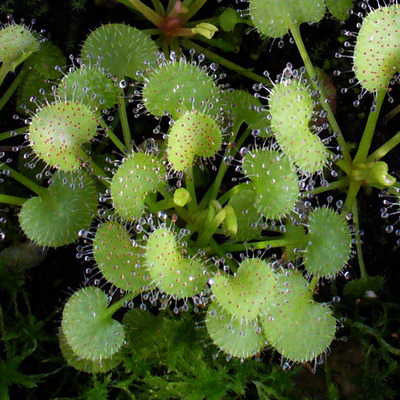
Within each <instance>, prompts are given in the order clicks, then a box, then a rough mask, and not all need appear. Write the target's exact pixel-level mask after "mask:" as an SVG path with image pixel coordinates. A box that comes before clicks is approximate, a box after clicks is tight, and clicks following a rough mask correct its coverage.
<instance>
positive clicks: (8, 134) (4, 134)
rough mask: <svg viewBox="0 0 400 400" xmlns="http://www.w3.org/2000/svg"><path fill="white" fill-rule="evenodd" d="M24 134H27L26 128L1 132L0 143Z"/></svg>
mask: <svg viewBox="0 0 400 400" xmlns="http://www.w3.org/2000/svg"><path fill="white" fill-rule="evenodd" d="M26 132H27V127H26V126H23V127H22V128H17V129H13V130H12V131H7V132H2V133H0V142H1V141H2V140H6V139H9V138H11V137H14V136H15V135H21V134H23V133H26Z"/></svg>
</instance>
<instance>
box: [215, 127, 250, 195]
mask: <svg viewBox="0 0 400 400" xmlns="http://www.w3.org/2000/svg"><path fill="white" fill-rule="evenodd" d="M248 130H249V129H248ZM238 131H239V126H237V127H236V129H233V130H232V132H234V134H233V135H232V136H230V138H229V142H228V144H227V148H230V147H231V146H230V145H231V144H232V143H233V142H234V141H235V139H236V136H237V134H238ZM243 136H245V138H244V139H243V140H240V143H238V144H237V145H236V146H235V147H234V148H232V147H231V148H230V150H229V152H228V154H227V157H229V156H230V155H233V154H232V153H234V152H235V151H237V148H240V146H241V145H242V144H243V141H244V140H245V139H246V137H247V135H245V134H243V135H242V137H241V139H242V138H243ZM228 168H229V164H225V163H224V162H223V161H221V164H220V166H219V169H218V173H217V176H216V177H215V180H214V183H213V185H212V186H211V188H210V190H211V193H210V196H209V197H208V199H209V200H208V201H212V200H215V199H216V198H217V196H218V192H219V189H220V187H221V184H222V180H223V179H224V176H225V174H226V171H227V170H228Z"/></svg>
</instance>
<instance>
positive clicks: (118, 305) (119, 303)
mask: <svg viewBox="0 0 400 400" xmlns="http://www.w3.org/2000/svg"><path fill="white" fill-rule="evenodd" d="M127 297H128V295H126V296H123V297H121V298H120V299H119V300H118V301H116V302H115V303H114V304H111V305H110V306H108V307H107V310H106V312H105V313H104V318H105V319H106V318H111V317H112V316H113V315H114V314H115V313H116V312H117V311H118V310H119V309H120V308H122V307H123V304H124V303H125V302H126V299H127Z"/></svg>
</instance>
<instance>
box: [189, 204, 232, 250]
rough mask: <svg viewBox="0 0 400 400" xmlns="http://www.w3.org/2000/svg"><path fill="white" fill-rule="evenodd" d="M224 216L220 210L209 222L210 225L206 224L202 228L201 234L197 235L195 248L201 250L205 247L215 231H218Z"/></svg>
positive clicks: (224, 212) (223, 212)
mask: <svg viewBox="0 0 400 400" xmlns="http://www.w3.org/2000/svg"><path fill="white" fill-rule="evenodd" d="M225 216H226V211H225V210H224V209H222V210H221V211H220V212H219V213H218V214H217V215H216V216H215V217H214V218H213V220H212V221H211V223H210V224H207V225H206V226H205V227H204V230H203V232H202V233H201V234H200V235H199V238H198V239H197V242H196V244H197V246H198V247H199V248H202V247H204V246H206V245H207V244H208V243H209V242H210V240H211V238H212V236H213V235H214V233H215V231H216V230H217V229H218V227H219V226H220V225H221V224H222V222H223V220H224V219H225Z"/></svg>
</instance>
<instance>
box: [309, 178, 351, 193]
mask: <svg viewBox="0 0 400 400" xmlns="http://www.w3.org/2000/svg"><path fill="white" fill-rule="evenodd" d="M349 182H350V181H349V178H348V177H347V176H344V177H343V178H341V179H339V180H338V181H335V182H331V183H330V184H329V185H328V186H327V187H324V186H320V187H317V188H316V189H314V190H313V191H312V194H320V193H324V192H328V191H330V190H336V189H342V188H345V187H347V186H349Z"/></svg>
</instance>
